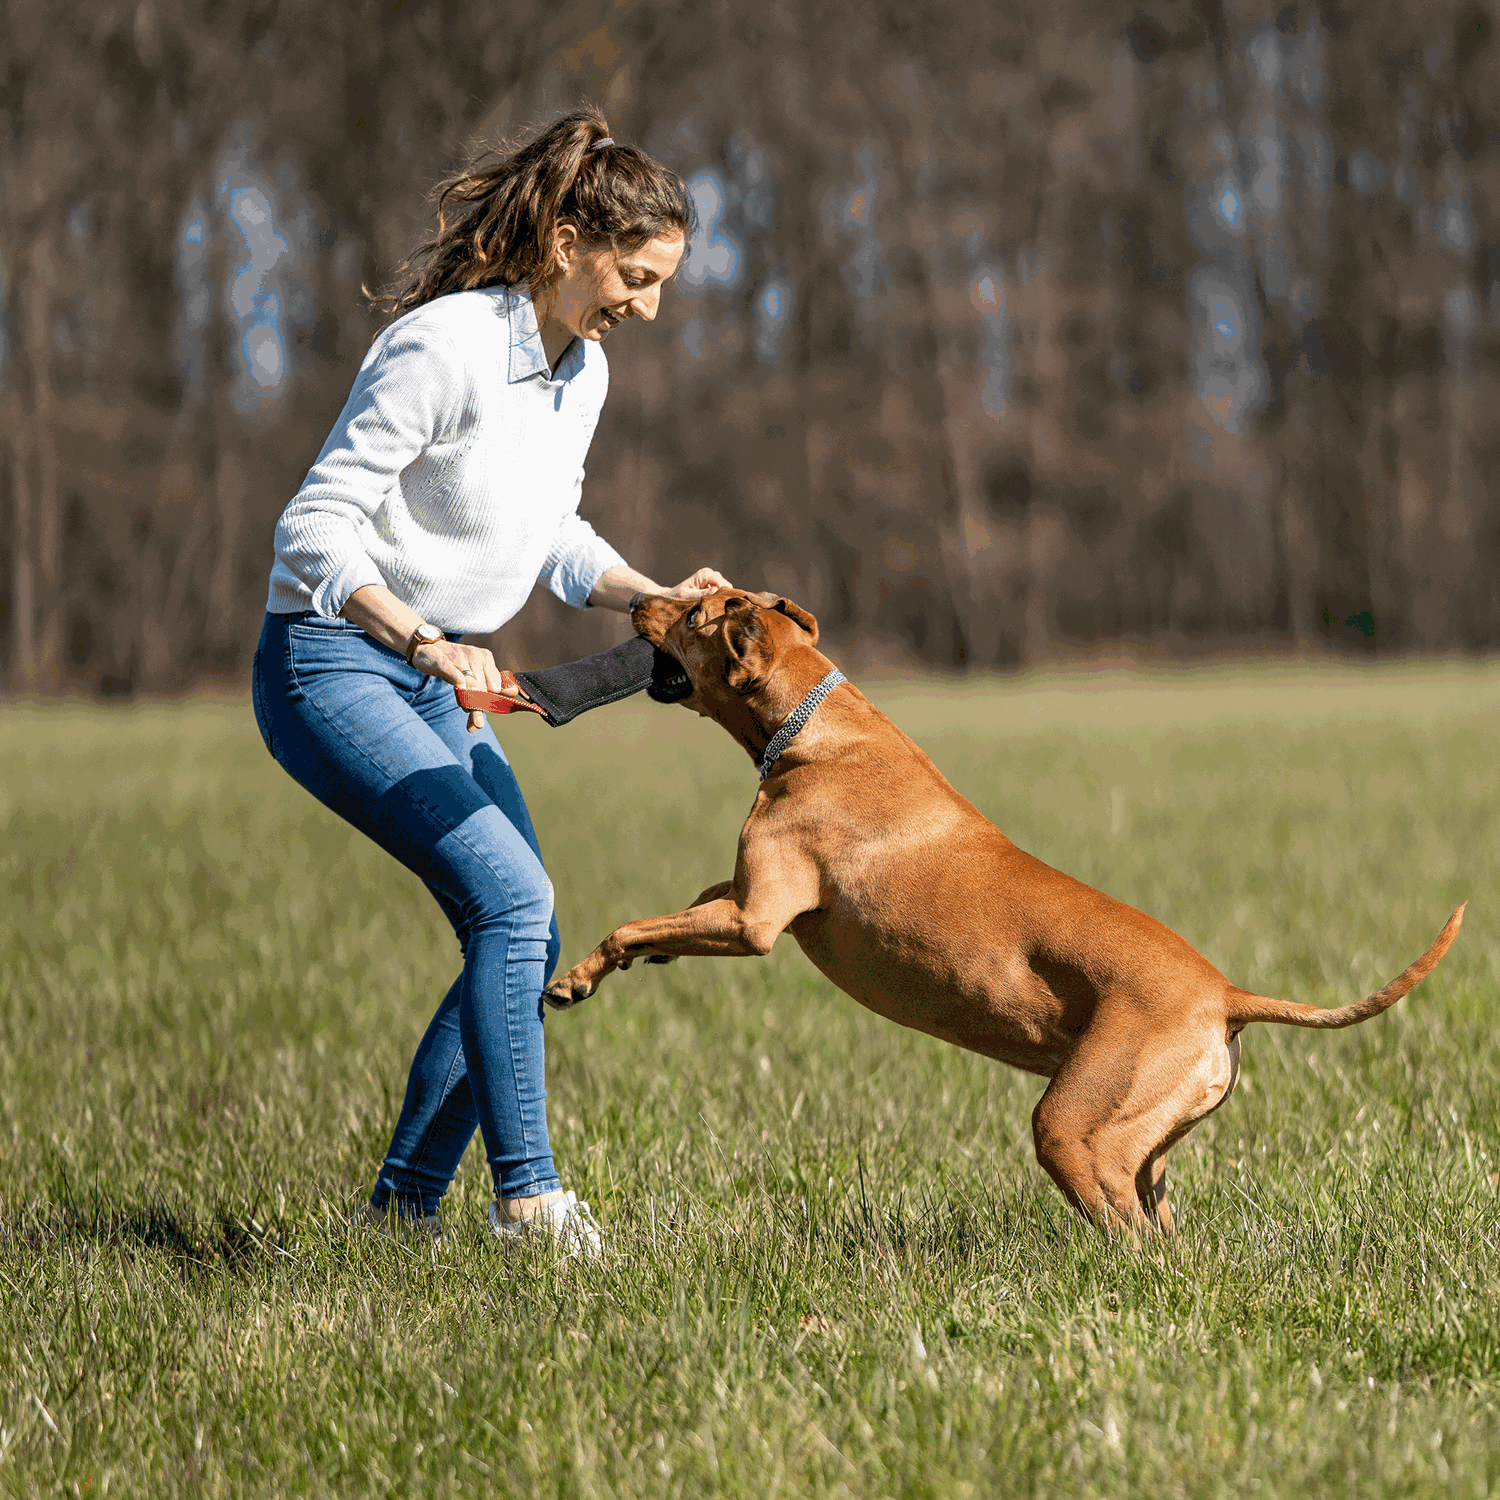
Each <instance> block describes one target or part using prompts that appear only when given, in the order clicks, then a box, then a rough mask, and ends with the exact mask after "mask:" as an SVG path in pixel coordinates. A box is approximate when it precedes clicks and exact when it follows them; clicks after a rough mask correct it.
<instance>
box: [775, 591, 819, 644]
mask: <svg viewBox="0 0 1500 1500" xmlns="http://www.w3.org/2000/svg"><path fill="white" fill-rule="evenodd" d="M772 608H774V609H779V610H780V611H781V612H782V614H784V615H785V616H786V617H787V618H788V619H789V620H795V621H796V622H797V623H798V624H799V625H800V626H801V627H802V628H803V629H804V630H805V631H806V632H807V633H808V634H809V635H810V636H811V637H812V641H811V643H810V644H812V645H814V646H816V645H817V644H818V622H817V620H816V619H815V618H814V617H813V615H812V613H811V611H809V610H805V609H803V607H802V606H801V605H800V604H793V603H792V601H791V600H790V599H778V600H777V601H776V603H775V604H774V605H773V606H772Z"/></svg>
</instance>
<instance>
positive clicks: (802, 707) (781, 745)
mask: <svg viewBox="0 0 1500 1500" xmlns="http://www.w3.org/2000/svg"><path fill="white" fill-rule="evenodd" d="M848 680H849V679H848V678H847V677H845V676H844V674H843V673H842V672H840V671H839V669H838V668H837V667H835V668H834V669H833V671H831V672H830V673H829V674H828V675H827V676H826V677H825V678H824V679H823V680H822V682H820V683H819V684H818V685H817V687H815V688H814V689H813V690H812V692H810V693H809V694H808V695H807V697H805V698H804V699H803V700H802V701H801V702H800V703H799V704H798V705H797V706H796V708H794V709H793V710H792V712H791V714H790V715H789V717H788V718H787V721H786V723H784V724H783V725H782V726H781V728H780V729H778V730H777V731H776V733H775V734H773V735H772V736H771V743H770V744H769V745H767V746H766V753H765V754H764V755H763V756H761V758H760V779H761V780H762V781H764V780H765V779H766V777H767V776H769V775H770V774H771V767H772V766H774V765H775V764H776V762H777V761H778V760H780V759H781V752H782V751H783V750H785V749H786V747H787V746H788V745H790V744H791V743H792V741H793V740H794V739H796V738H797V736H798V735H799V734H800V733H801V732H802V731H803V729H805V728H806V727H807V721H808V720H809V719H810V718H812V716H813V715H814V714H815V713H817V711H818V705H819V704H820V703H821V702H822V701H823V700H824V699H825V698H826V697H827V696H828V695H829V694H830V693H831V692H832V691H833V690H834V688H836V687H837V686H838V685H839V683H841V682H848Z"/></svg>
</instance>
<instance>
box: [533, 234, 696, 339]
mask: <svg viewBox="0 0 1500 1500" xmlns="http://www.w3.org/2000/svg"><path fill="white" fill-rule="evenodd" d="M684 248H685V242H684V240H683V237H682V236H681V235H680V234H662V235H658V236H657V237H656V238H655V239H654V240H650V241H649V242H648V243H646V244H644V245H642V246H641V248H640V249H639V250H627V251H623V252H621V253H619V254H616V253H615V251H614V250H613V249H612V248H611V247H610V246H608V245H602V246H598V247H590V246H587V245H585V244H584V243H583V241H582V240H580V239H579V238H578V232H577V231H576V230H575V229H574V228H573V226H572V225H571V224H564V225H563V226H562V227H561V228H560V229H559V230H558V255H559V258H560V259H561V261H562V263H563V267H564V269H563V275H562V279H561V280H560V281H558V282H557V283H556V284H555V285H554V286H553V288H552V298H553V300H552V307H551V310H550V311H549V313H548V317H547V321H548V322H550V323H557V324H561V325H562V327H563V328H565V329H566V330H567V331H568V333H569V334H571V335H572V336H573V337H574V338H581V339H593V340H594V342H595V343H602V342H603V341H604V339H605V338H606V337H608V335H609V331H610V329H612V328H614V327H615V326H616V325H617V324H619V323H623V322H624V321H625V320H626V319H627V318H645V320H646V321H647V322H648V323H649V322H650V321H651V319H653V318H654V317H655V316H656V309H657V308H658V307H659V306H660V305H661V288H662V283H663V282H664V281H665V280H666V279H667V277H669V276H670V275H671V274H672V273H673V272H674V271H675V270H676V269H677V263H678V262H679V261H680V260H681V259H682V252H683V249H684Z"/></svg>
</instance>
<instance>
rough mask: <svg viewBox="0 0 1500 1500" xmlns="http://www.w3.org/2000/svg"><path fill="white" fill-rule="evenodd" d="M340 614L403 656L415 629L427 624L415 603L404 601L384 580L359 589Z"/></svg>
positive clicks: (348, 599) (345, 602) (347, 601)
mask: <svg viewBox="0 0 1500 1500" xmlns="http://www.w3.org/2000/svg"><path fill="white" fill-rule="evenodd" d="M339 613H340V614H341V615H342V616H343V617H344V618H345V619H346V620H353V621H354V623H355V624H356V625H358V626H359V628H360V629H361V630H363V631H364V633H365V634H366V635H372V636H374V637H375V639H376V640H377V641H379V642H380V644H381V645H382V646H389V647H390V648H391V650H392V651H399V652H401V653H402V655H405V654H406V647H407V645H408V643H409V642H410V641H411V635H412V631H414V630H415V629H416V628H417V626H418V625H421V624H424V623H425V621H424V620H423V619H422V617H421V615H419V614H418V613H417V612H416V610H414V609H413V608H412V607H411V605H409V604H403V603H402V602H401V601H400V600H399V599H398V598H397V597H396V596H395V595H394V594H393V593H392V592H391V591H390V590H389V589H388V588H386V586H385V585H384V584H383V583H367V584H366V585H365V586H364V587H363V588H360V589H355V591H354V592H353V593H352V594H350V595H349V597H348V598H347V599H346V600H345V601H344V607H343V608H342V609H341V610H340V611H339Z"/></svg>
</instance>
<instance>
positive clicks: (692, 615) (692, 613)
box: [687, 609, 698, 625]
mask: <svg viewBox="0 0 1500 1500" xmlns="http://www.w3.org/2000/svg"><path fill="white" fill-rule="evenodd" d="M687 622H688V624H689V625H696V624H697V623H698V611H697V610H696V609H690V610H689V611H688V617H687Z"/></svg>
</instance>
